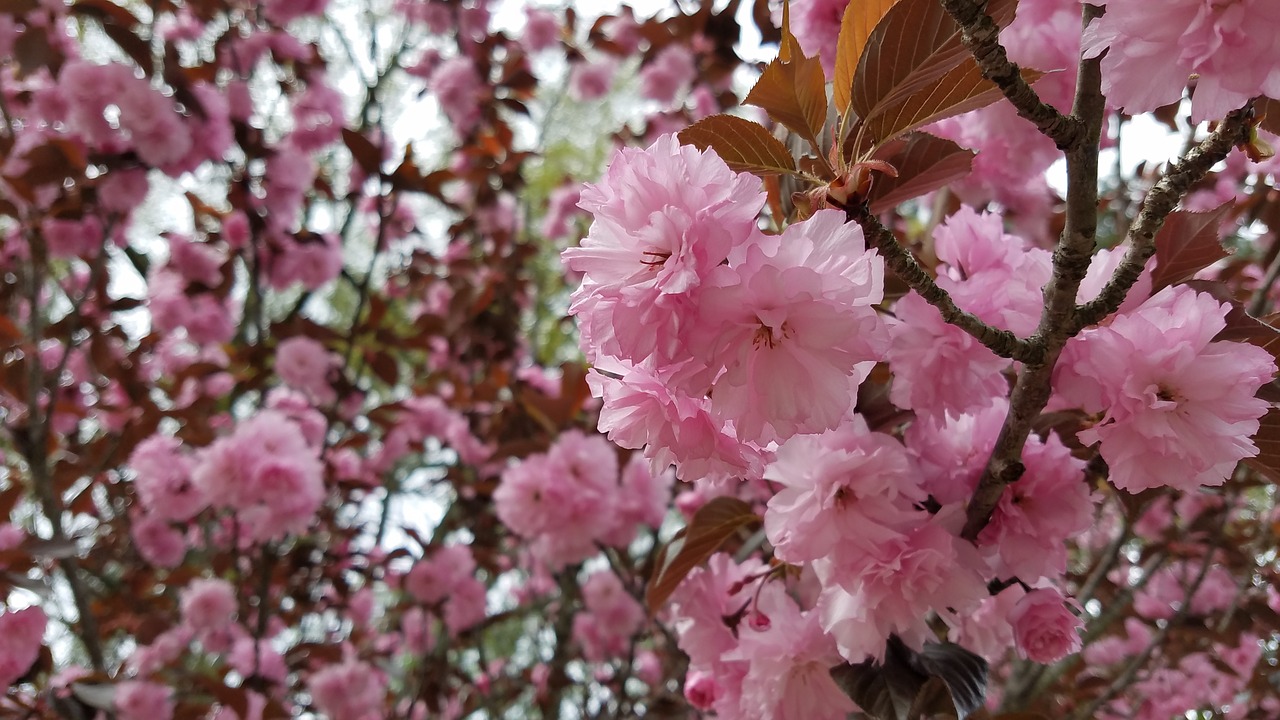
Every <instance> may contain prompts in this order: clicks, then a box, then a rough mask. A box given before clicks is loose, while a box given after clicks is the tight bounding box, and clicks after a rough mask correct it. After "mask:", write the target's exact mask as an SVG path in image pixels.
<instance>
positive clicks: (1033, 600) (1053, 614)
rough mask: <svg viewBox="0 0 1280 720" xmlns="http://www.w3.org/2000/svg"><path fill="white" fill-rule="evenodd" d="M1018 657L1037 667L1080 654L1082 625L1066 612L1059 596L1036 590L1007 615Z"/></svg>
mask: <svg viewBox="0 0 1280 720" xmlns="http://www.w3.org/2000/svg"><path fill="white" fill-rule="evenodd" d="M1009 621H1010V622H1011V623H1013V634H1014V639H1015V640H1016V641H1017V647H1018V654H1019V655H1021V656H1022V657H1024V658H1026V659H1028V660H1031V661H1032V662H1038V663H1052V662H1057V661H1059V660H1061V659H1062V658H1064V657H1066V656H1068V655H1070V654H1072V653H1077V652H1080V646H1081V641H1080V630H1081V629H1082V628H1083V627H1084V623H1083V622H1081V620H1080V618H1078V617H1076V616H1075V614H1074V613H1072V612H1071V611H1070V610H1068V609H1067V606H1066V603H1065V601H1064V600H1063V598H1062V593H1060V592H1058V591H1057V590H1056V589H1054V588H1038V589H1036V590H1032V591H1031V592H1029V593H1027V594H1026V596H1024V597H1023V598H1022V599H1021V600H1019V601H1018V604H1017V605H1016V606H1015V607H1014V608H1013V611H1012V612H1010V613H1009Z"/></svg>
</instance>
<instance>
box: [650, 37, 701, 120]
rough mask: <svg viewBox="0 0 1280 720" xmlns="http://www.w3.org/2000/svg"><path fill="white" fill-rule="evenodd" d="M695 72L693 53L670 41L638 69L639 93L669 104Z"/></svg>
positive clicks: (692, 77) (686, 85)
mask: <svg viewBox="0 0 1280 720" xmlns="http://www.w3.org/2000/svg"><path fill="white" fill-rule="evenodd" d="M696 73H697V69H696V68H695V67H694V58H693V53H692V52H690V51H689V48H687V47H685V46H684V45H682V44H680V43H672V44H670V45H668V46H667V47H665V48H663V49H662V50H661V51H660V52H659V53H658V54H657V56H655V57H654V58H653V60H652V61H650V62H649V64H647V65H645V66H644V69H643V70H641V71H640V94H641V95H643V96H644V97H647V98H649V99H650V100H657V101H658V102H660V103H663V104H667V105H669V104H670V103H671V102H672V101H673V100H675V98H676V95H677V94H679V93H680V92H681V91H683V90H684V89H685V88H687V87H688V86H689V84H690V83H692V82H693V79H694V76H695V74H696Z"/></svg>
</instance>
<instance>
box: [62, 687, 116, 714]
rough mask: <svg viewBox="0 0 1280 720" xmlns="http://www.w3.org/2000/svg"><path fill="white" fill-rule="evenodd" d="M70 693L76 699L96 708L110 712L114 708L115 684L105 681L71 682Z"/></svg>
mask: <svg viewBox="0 0 1280 720" xmlns="http://www.w3.org/2000/svg"><path fill="white" fill-rule="evenodd" d="M71 694H72V695H74V696H75V697H76V699H77V700H79V701H80V702H82V703H84V704H85V705H88V706H89V707H91V708H94V709H96V710H105V711H107V712H111V711H113V710H115V709H116V686H115V685H110V684H106V683H100V684H96V685H90V684H89V683H82V682H76V683H71Z"/></svg>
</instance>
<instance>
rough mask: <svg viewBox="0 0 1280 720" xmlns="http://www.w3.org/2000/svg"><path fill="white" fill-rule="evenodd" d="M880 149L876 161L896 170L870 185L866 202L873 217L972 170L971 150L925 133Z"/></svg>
mask: <svg viewBox="0 0 1280 720" xmlns="http://www.w3.org/2000/svg"><path fill="white" fill-rule="evenodd" d="M882 150H884V151H885V152H884V153H878V154H877V155H876V158H877V159H880V160H885V161H887V162H888V163H889V164H890V165H893V166H894V167H895V168H897V170H898V176H897V177H890V176H889V175H879V176H877V177H876V179H875V182H874V183H872V185H871V192H869V193H868V194H867V200H868V202H869V207H870V209H871V212H872V213H876V214H878V213H882V212H885V211H888V210H891V209H893V208H894V207H895V206H896V205H898V203H902V202H906V201H907V200H910V199H912V198H916V197H920V196H921V195H924V194H925V193H929V192H932V191H934V190H937V189H938V188H940V187H942V186H943V185H946V184H948V183H951V182H954V181H956V180H959V179H960V178H962V177H964V176H965V175H968V174H969V172H970V171H971V170H972V169H973V152H972V151H969V150H965V149H964V148H962V147H960V146H959V145H956V144H955V143H953V142H951V141H950V140H944V139H942V138H940V137H935V136H933V135H929V134H927V133H912V134H910V135H908V136H906V137H905V138H899V139H898V140H897V141H895V142H894V143H892V144H891V145H889V146H886V147H884V148H883V149H882Z"/></svg>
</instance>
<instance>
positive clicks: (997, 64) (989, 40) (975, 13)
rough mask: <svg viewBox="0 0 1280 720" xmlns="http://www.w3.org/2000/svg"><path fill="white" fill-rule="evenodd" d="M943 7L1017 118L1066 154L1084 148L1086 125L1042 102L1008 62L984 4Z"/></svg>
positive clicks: (947, 0) (950, 1) (952, 1)
mask: <svg viewBox="0 0 1280 720" xmlns="http://www.w3.org/2000/svg"><path fill="white" fill-rule="evenodd" d="M941 2H942V7H944V8H945V9H946V11H947V12H948V13H949V14H950V15H951V17H952V18H954V19H955V21H956V24H957V25H959V26H960V31H961V33H962V39H963V42H964V45H965V47H967V48H968V49H969V52H970V53H972V54H973V59H974V60H975V61H977V63H978V67H979V68H981V69H982V76H983V77H985V78H987V79H988V80H990V81H991V82H993V83H995V84H996V86H997V87H999V88H1000V91H1001V92H1003V93H1004V96H1005V97H1006V98H1008V100H1009V102H1010V103H1012V104H1013V107H1014V108H1016V109H1017V111H1018V114H1019V115H1021V116H1022V117H1024V118H1026V119H1027V120H1029V121H1031V123H1032V124H1034V125H1035V126H1036V128H1037V129H1038V130H1040V132H1041V133H1042V134H1044V135H1045V136H1046V137H1048V138H1049V139H1051V140H1053V142H1054V143H1055V144H1056V145H1057V146H1058V149H1059V150H1068V149H1071V148H1075V147H1079V146H1080V145H1082V144H1087V143H1086V140H1087V137H1088V132H1087V128H1086V127H1085V123H1084V122H1082V121H1080V120H1079V119H1078V118H1077V117H1073V116H1067V115H1063V114H1062V113H1060V112H1058V110H1057V108H1055V107H1053V106H1052V105H1050V104H1048V103H1046V102H1044V101H1043V100H1041V99H1040V96H1039V95H1037V94H1036V91H1035V90H1033V89H1031V86H1030V85H1028V84H1027V81H1026V80H1025V79H1024V78H1023V77H1022V73H1021V72H1020V71H1019V69H1018V66H1017V64H1015V63H1014V62H1013V61H1011V60H1009V55H1008V53H1007V52H1006V51H1005V49H1004V46H1003V45H1001V44H1000V28H999V26H997V25H996V23H995V21H994V20H992V19H991V16H989V15H987V13H986V7H987V2H986V0H941Z"/></svg>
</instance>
